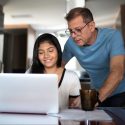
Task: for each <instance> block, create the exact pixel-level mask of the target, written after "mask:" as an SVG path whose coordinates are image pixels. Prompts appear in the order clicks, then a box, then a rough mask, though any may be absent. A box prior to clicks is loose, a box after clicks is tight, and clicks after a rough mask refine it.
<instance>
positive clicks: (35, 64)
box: [30, 33, 62, 73]
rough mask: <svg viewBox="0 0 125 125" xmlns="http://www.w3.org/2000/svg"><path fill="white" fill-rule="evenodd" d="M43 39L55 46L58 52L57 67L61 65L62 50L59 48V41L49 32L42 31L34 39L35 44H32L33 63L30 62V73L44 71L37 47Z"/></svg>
mask: <svg viewBox="0 0 125 125" xmlns="http://www.w3.org/2000/svg"><path fill="white" fill-rule="evenodd" d="M45 41H47V42H48V43H50V44H52V45H54V46H55V47H56V49H57V52H58V59H57V67H61V62H62V50H61V46H60V43H59V41H58V39H57V38H56V37H55V36H54V35H52V34H49V33H44V34H42V35H40V36H39V37H38V38H37V39H36V41H35V44H34V49H33V63H32V66H31V71H30V72H31V73H44V66H43V64H42V63H41V62H40V61H39V59H38V48H39V46H40V44H41V43H44V42H45Z"/></svg>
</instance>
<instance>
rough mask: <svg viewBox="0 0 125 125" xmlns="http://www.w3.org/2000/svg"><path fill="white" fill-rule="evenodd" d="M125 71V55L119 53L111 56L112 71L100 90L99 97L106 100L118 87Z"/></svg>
mask: <svg viewBox="0 0 125 125" xmlns="http://www.w3.org/2000/svg"><path fill="white" fill-rule="evenodd" d="M124 71H125V56H124V55H118V56H114V57H112V58H111V61H110V73H109V75H108V78H107V79H106V80H105V82H104V84H103V86H102V87H101V88H100V90H99V99H100V101H101V102H102V101H104V100H105V99H106V98H107V97H108V96H109V95H111V94H112V92H113V91H114V90H115V89H116V88H117V86H118V85H119V83H120V81H121V80H122V79H123V76H124Z"/></svg>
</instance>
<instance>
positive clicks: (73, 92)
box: [69, 72, 81, 96]
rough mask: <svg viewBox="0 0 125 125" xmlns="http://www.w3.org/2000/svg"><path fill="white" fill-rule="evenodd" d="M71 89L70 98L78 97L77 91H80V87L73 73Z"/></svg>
mask: <svg viewBox="0 0 125 125" xmlns="http://www.w3.org/2000/svg"><path fill="white" fill-rule="evenodd" d="M71 80H72V81H71V82H72V84H71V88H70V93H69V95H70V96H78V95H80V93H79V90H80V89H81V85H80V81H79V78H78V76H77V74H76V73H75V72H72V76H71Z"/></svg>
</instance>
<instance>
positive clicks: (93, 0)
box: [0, 0, 125, 77]
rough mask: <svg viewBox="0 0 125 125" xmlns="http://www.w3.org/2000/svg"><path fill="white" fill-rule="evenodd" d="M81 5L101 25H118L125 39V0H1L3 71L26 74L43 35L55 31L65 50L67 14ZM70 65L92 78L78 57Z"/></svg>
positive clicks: (112, 26) (0, 21)
mask: <svg viewBox="0 0 125 125" xmlns="http://www.w3.org/2000/svg"><path fill="white" fill-rule="evenodd" d="M78 6H81V7H88V8H89V9H90V10H91V11H92V13H93V15H94V19H95V22H96V26H97V27H111V28H117V29H119V30H120V31H121V33H122V34H123V38H124V40H125V14H124V13H125V0H0V71H1V72H5V73H24V72H25V71H26V69H27V68H29V67H30V65H31V64H32V61H31V60H32V53H33V46H34V42H35V39H36V37H37V36H38V35H39V34H42V33H45V32H49V33H52V34H54V35H55V36H56V37H57V38H58V39H59V41H60V44H61V47H62V50H63V47H64V44H65V42H66V40H67V38H68V36H66V34H65V29H66V28H67V24H66V21H65V19H64V17H65V15H66V13H67V12H68V11H69V10H70V9H72V8H74V7H78ZM66 68H68V69H72V70H74V71H76V72H77V73H78V75H79V76H81V74H82V73H84V76H86V77H88V75H87V74H86V72H85V70H84V69H83V68H81V66H80V65H79V63H78V62H77V60H76V59H75V58H73V59H72V60H71V61H70V62H69V63H68V64H67V65H66Z"/></svg>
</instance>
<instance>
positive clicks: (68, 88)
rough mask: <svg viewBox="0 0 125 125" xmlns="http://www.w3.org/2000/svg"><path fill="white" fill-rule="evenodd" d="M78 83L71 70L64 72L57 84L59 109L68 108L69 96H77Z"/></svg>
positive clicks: (75, 75)
mask: <svg viewBox="0 0 125 125" xmlns="http://www.w3.org/2000/svg"><path fill="white" fill-rule="evenodd" d="M80 88H81V86H80V81H79V78H78V76H77V74H76V73H75V72H73V71H71V70H64V72H63V75H62V78H61V80H60V83H59V108H60V109H66V108H68V103H69V96H74V97H77V96H79V95H80V94H79V89H80Z"/></svg>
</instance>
